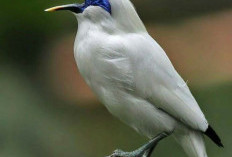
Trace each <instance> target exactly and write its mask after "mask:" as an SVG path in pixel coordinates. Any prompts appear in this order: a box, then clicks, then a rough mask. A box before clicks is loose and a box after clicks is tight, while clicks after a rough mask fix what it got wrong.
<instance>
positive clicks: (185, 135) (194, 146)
mask: <svg viewBox="0 0 232 157" xmlns="http://www.w3.org/2000/svg"><path fill="white" fill-rule="evenodd" d="M174 138H175V139H176V141H177V142H178V143H179V144H180V145H181V146H182V148H183V149H184V151H185V152H186V153H187V155H188V156H189V157H207V153H206V149H205V143H204V138H203V134H202V133H201V132H198V131H194V130H190V129H187V128H186V129H184V132H181V133H178V132H176V133H175V132H174Z"/></svg>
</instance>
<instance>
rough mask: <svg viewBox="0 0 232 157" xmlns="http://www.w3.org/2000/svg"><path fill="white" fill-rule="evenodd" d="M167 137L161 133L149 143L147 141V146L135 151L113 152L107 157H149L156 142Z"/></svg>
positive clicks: (166, 134)
mask: <svg viewBox="0 0 232 157" xmlns="http://www.w3.org/2000/svg"><path fill="white" fill-rule="evenodd" d="M167 136H169V134H168V133H161V134H159V135H158V136H156V137H155V138H153V139H152V140H151V141H149V142H148V143H147V144H145V145H143V146H142V147H140V148H138V149H136V150H135V151H132V152H124V151H122V150H115V151H114V153H113V154H112V155H110V156H108V157H150V156H151V154H152V151H153V150H154V148H155V146H156V145H157V144H158V142H159V141H161V140H162V139H164V138H165V137H167Z"/></svg>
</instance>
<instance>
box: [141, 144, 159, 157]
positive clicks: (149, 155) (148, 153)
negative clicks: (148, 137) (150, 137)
mask: <svg viewBox="0 0 232 157" xmlns="http://www.w3.org/2000/svg"><path fill="white" fill-rule="evenodd" d="M156 145H157V144H156ZM156 145H155V146H153V147H152V148H150V149H148V150H147V151H146V152H145V153H144V155H143V157H151V154H152V153H153V151H154V149H155V147H156Z"/></svg>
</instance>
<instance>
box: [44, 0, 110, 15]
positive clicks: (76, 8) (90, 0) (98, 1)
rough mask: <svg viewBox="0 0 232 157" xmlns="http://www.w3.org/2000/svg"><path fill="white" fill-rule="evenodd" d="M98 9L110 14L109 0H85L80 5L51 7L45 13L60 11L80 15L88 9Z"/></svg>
mask: <svg viewBox="0 0 232 157" xmlns="http://www.w3.org/2000/svg"><path fill="white" fill-rule="evenodd" d="M90 6H92V7H100V8H101V9H104V10H105V11H106V12H108V13H109V14H111V5H110V2H109V0H85V2H84V3H82V4H78V3H75V4H68V5H61V6H56V7H52V8H49V9H46V10H45V11H48V12H51V11H60V10H68V11H71V12H73V13H75V14H81V13H83V12H84V11H85V9H87V8H88V7H90Z"/></svg>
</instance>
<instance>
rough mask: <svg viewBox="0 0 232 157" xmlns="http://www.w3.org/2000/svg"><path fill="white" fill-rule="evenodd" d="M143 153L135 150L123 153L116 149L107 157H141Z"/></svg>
mask: <svg viewBox="0 0 232 157" xmlns="http://www.w3.org/2000/svg"><path fill="white" fill-rule="evenodd" d="M143 154H144V151H141V150H135V151H133V152H124V151H122V150H120V149H117V150H115V151H114V152H113V154H112V155H110V156H107V157H143Z"/></svg>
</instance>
